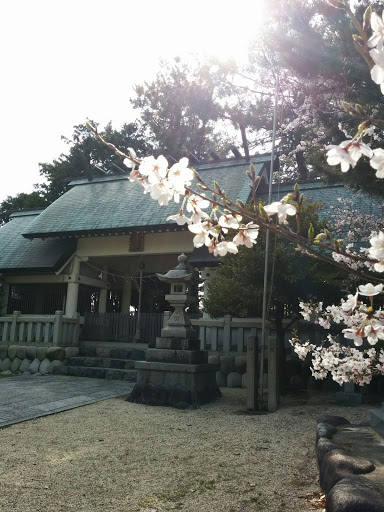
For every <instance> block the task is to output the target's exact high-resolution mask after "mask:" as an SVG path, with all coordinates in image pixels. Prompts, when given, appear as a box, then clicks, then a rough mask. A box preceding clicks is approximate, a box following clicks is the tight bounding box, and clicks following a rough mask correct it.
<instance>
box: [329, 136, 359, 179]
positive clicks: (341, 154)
mask: <svg viewBox="0 0 384 512" xmlns="http://www.w3.org/2000/svg"><path fill="white" fill-rule="evenodd" d="M350 148H351V141H350V140H345V141H343V142H341V143H340V144H339V145H338V146H335V145H330V146H327V147H326V148H325V149H326V150H327V162H328V164H329V165H339V164H340V165H341V171H342V172H347V171H349V168H350V167H352V169H353V168H354V167H355V165H356V160H355V159H354V158H353V157H352V155H351V154H350V152H349V149H350Z"/></svg>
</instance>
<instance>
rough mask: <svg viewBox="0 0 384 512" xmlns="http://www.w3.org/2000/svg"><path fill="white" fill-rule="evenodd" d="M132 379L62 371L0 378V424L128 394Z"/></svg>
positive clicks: (131, 386) (1, 425)
mask: <svg viewBox="0 0 384 512" xmlns="http://www.w3.org/2000/svg"><path fill="white" fill-rule="evenodd" d="M133 386H134V383H131V382H124V381H118V380H111V381H108V380H104V379H86V378H82V377H67V376H62V375H47V376H37V377H31V376H26V377H23V376H19V377H7V378H3V379H0V428H2V427H6V426H8V425H13V424H14V423H20V422H22V421H26V420H31V419H34V418H40V417H41V416H48V415H49V414H55V413H57V412H62V411H67V410H68V409H74V408H75V407H81V406H82V405H88V404H92V403H94V402H99V401H101V400H106V399H107V398H114V397H116V396H121V395H127V394H128V393H130V392H131V391H132V389H133Z"/></svg>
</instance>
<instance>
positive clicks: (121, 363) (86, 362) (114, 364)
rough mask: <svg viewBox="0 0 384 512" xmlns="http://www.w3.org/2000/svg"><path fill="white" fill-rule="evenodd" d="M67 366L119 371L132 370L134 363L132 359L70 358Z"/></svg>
mask: <svg viewBox="0 0 384 512" xmlns="http://www.w3.org/2000/svg"><path fill="white" fill-rule="evenodd" d="M69 366H87V367H95V368H113V369H119V370H133V369H134V368H135V361H134V360H132V359H112V358H111V357H86V356H77V357H71V358H70V360H69Z"/></svg>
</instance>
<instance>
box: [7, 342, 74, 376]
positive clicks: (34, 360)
mask: <svg viewBox="0 0 384 512" xmlns="http://www.w3.org/2000/svg"><path fill="white" fill-rule="evenodd" d="M78 354H79V349H78V348H77V347H65V348H64V347H41V346H40V347H34V346H30V345H29V346H22V345H10V346H9V347H8V346H2V345H0V373H1V374H3V375H11V374H14V375H20V374H25V375H47V374H50V373H52V369H53V368H54V367H55V366H64V365H66V364H68V360H69V358H70V357H76V356H77V355H78Z"/></svg>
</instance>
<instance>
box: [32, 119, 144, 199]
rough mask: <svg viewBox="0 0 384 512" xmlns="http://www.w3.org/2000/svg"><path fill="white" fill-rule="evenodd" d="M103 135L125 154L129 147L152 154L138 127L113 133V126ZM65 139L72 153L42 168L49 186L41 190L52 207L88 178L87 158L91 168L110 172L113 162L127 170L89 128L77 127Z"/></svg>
mask: <svg viewBox="0 0 384 512" xmlns="http://www.w3.org/2000/svg"><path fill="white" fill-rule="evenodd" d="M92 124H97V123H93V122H92ZM102 133H103V136H104V138H105V140H106V141H107V142H111V143H112V144H114V145H115V146H116V147H117V148H118V149H120V150H122V151H125V150H126V149H127V147H134V148H135V149H136V151H137V153H138V154H141V153H142V154H146V153H147V152H148V151H149V150H150V147H149V146H148V144H147V143H146V142H145V139H144V135H143V134H142V133H141V132H140V130H139V129H138V127H137V125H136V124H135V123H130V124H125V125H124V126H123V127H122V129H121V130H120V131H119V130H115V129H113V128H112V125H111V123H109V124H108V125H107V126H106V127H105V129H104V131H103V132H102ZM62 138H63V140H64V141H65V142H66V143H67V144H68V153H67V154H62V155H60V156H59V158H58V159H57V160H54V161H53V162H52V163H42V164H40V174H41V176H43V177H44V178H45V183H43V184H42V185H38V186H37V190H38V191H39V193H40V194H41V195H42V196H43V197H44V198H45V200H46V201H47V203H48V204H50V203H52V202H53V201H55V200H56V199H57V198H58V197H60V196H61V195H62V194H63V193H64V192H66V190H67V188H68V183H69V182H70V181H71V180H72V179H75V178H88V175H87V170H86V167H85V164H84V158H85V159H86V160H87V161H88V163H89V164H94V165H98V166H101V167H104V168H106V169H109V168H110V167H109V166H110V163H111V162H113V163H115V164H116V165H118V166H120V167H123V168H124V166H123V164H122V162H121V159H120V158H119V157H117V156H116V155H114V154H112V153H111V150H110V149H109V148H108V147H107V146H105V144H103V143H102V142H100V141H98V140H96V139H95V137H94V136H93V135H92V134H91V133H90V132H89V130H88V129H87V127H86V126H85V124H80V125H77V126H75V127H74V132H73V135H72V137H71V138H70V139H68V138H66V137H62Z"/></svg>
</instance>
